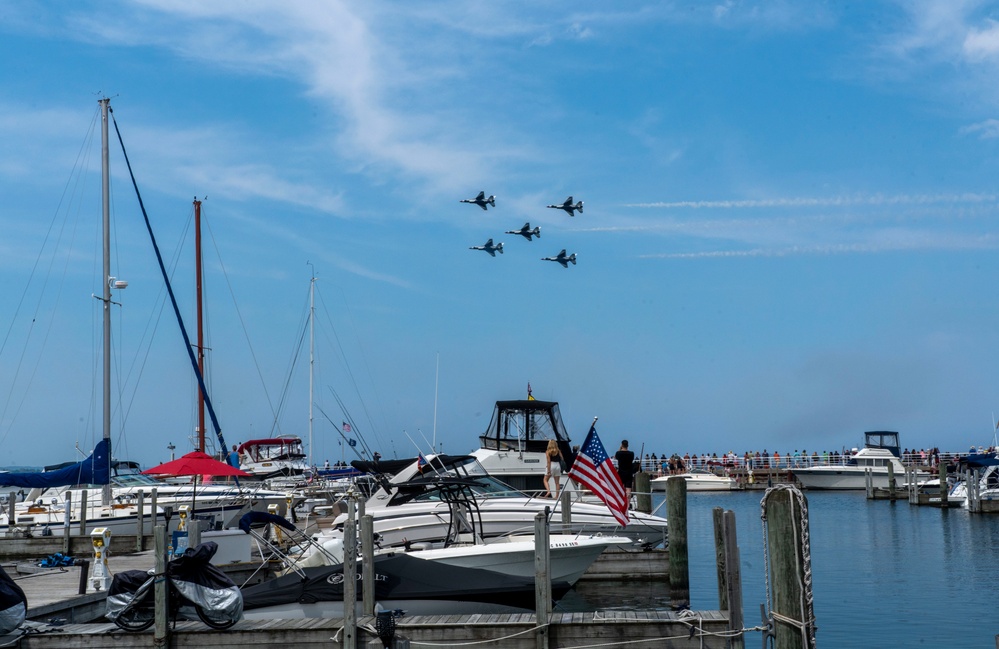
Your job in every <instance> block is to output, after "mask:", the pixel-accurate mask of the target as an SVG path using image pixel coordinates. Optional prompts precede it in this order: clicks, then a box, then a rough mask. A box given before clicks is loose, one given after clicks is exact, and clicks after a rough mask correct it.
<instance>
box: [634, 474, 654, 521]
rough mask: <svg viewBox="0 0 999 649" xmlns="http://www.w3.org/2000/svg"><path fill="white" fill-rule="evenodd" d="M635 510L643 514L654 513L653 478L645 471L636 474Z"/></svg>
mask: <svg viewBox="0 0 999 649" xmlns="http://www.w3.org/2000/svg"><path fill="white" fill-rule="evenodd" d="M635 509H637V510H638V511H640V512H642V513H643V514H651V513H652V477H651V476H650V475H649V474H648V473H646V472H645V471H639V472H638V473H636V474H635Z"/></svg>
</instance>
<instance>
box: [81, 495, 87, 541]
mask: <svg viewBox="0 0 999 649" xmlns="http://www.w3.org/2000/svg"><path fill="white" fill-rule="evenodd" d="M86 535H87V490H86V489H81V490H80V536H86Z"/></svg>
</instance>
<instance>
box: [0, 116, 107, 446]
mask: <svg viewBox="0 0 999 649" xmlns="http://www.w3.org/2000/svg"><path fill="white" fill-rule="evenodd" d="M99 116H100V109H99V108H98V109H97V110H96V111H95V113H94V118H93V120H92V121H91V123H90V130H89V131H88V133H87V135H86V136H85V137H84V141H83V144H82V145H81V147H80V150H79V151H78V152H77V157H76V162H75V163H74V169H78V170H79V171H78V173H76V174H73V175H71V180H70V181H67V183H66V186H65V187H64V188H63V193H62V195H61V196H60V198H59V204H58V205H57V207H56V210H55V212H53V214H52V220H51V221H50V222H49V227H48V229H47V230H46V233H45V237H44V239H43V241H42V247H41V249H40V250H39V252H38V256H37V257H36V258H35V263H34V264H33V265H32V268H31V273H30V275H29V277H28V281H27V282H26V283H25V285H24V292H23V293H22V295H21V299H20V300H19V301H18V305H17V309H16V310H15V313H14V317H13V318H12V319H11V324H10V327H9V328H8V330H7V335H6V337H5V338H4V342H3V346H0V354H2V352H3V349H4V348H5V347H6V345H7V341H8V339H9V338H10V334H11V332H12V331H13V328H14V324H15V323H16V322H17V316H18V314H19V313H20V311H21V306H22V305H23V303H24V301H25V299H26V297H27V295H28V291H29V289H30V287H31V283H32V282H33V280H34V277H35V274H36V272H37V271H38V267H39V265H40V264H41V260H42V258H43V256H44V254H45V249H46V248H47V247H48V244H49V242H50V241H51V237H52V231H53V229H54V228H55V226H56V223H58V222H59V216H60V214H63V212H62V205H63V203H64V202H66V204H67V207H66V211H65V213H64V215H63V217H62V221H61V226H60V227H59V229H58V236H57V237H56V240H55V242H54V243H53V244H52V253H51V257H50V258H49V263H48V272H47V273H46V274H45V277H44V279H43V280H42V287H41V290H39V291H37V295H38V299H37V301H36V302H35V308H34V310H33V317H32V319H31V323H30V324H29V326H28V335H27V338H26V341H25V344H24V345H22V347H21V354H20V357H19V359H18V362H17V367H16V369H15V371H14V376H13V378H12V383H11V385H12V387H11V389H10V391H9V392H8V394H7V399H6V401H5V403H4V408H3V411H2V413H0V421H3V420H5V419H6V418H7V412H8V410H9V407H10V402H11V400H12V399H13V396H14V389H13V385H15V384H16V383H17V379H18V377H19V376H20V375H21V369H22V366H23V365H24V363H25V359H26V355H27V353H28V351H29V345H28V344H27V341H29V340H30V339H31V338H32V332H33V331H34V329H35V323H36V322H37V321H38V314H39V311H40V309H41V306H42V300H43V298H44V296H45V293H46V287H47V286H48V283H49V277H51V275H52V269H53V267H54V266H55V262H56V252H58V250H59V247H60V243H61V242H62V240H63V235H64V234H65V231H66V222H67V221H68V220H69V214H70V212H71V211H72V205H73V200H72V197H74V196H78V195H79V191H80V187H81V186H82V180H81V179H82V177H83V176H84V175H86V174H85V172H86V171H87V170H88V169H89V168H90V167H89V161H90V157H89V156H84V153H86V152H89V151H90V150H92V148H93V140H94V137H95V133H96V132H97V131H96V124H97V123H98V118H99ZM83 163H87V164H83ZM70 185H72V187H73V190H72V191H70V189H69V186H70ZM67 195H68V197H67ZM76 210H77V218H76V219H75V220H74V221H73V227H72V229H71V234H70V251H69V252H70V253H72V250H73V244H72V242H74V241H76V231H77V227H78V225H79V223H80V218H79V217H80V213H81V212H80V210H81V207H80V203H77V204H76ZM71 258H72V254H67V255H66V259H65V262H64V264H63V272H62V279H61V280H60V282H59V285H58V288H57V289H56V296H55V300H54V303H53V307H52V309H53V311H55V310H56V308H57V307H58V305H59V302H60V300H61V299H62V287H63V286H64V285H65V281H66V276H67V275H68V268H69V263H70V259H71ZM54 321H55V318H54V317H53V318H50V319H49V326H48V328H47V329H46V331H45V334H44V335H43V336H42V342H41V344H40V348H39V356H38V358H37V359H36V361H35V367H34V368H33V369H32V371H31V374H30V378H29V379H28V382H27V386H26V388H25V390H24V393H23V394H22V395H21V399H20V401H19V402H18V405H17V407H16V408H15V409H14V414H13V415H12V417H11V420H10V422H9V424H8V426H7V428H6V430H5V431H4V433H3V436H2V437H0V440H6V438H7V435H8V434H9V433H10V431H11V430H13V427H14V422H15V421H16V419H17V416H18V414H20V412H21V408H22V407H23V406H24V404H25V403H26V401H27V398H28V395H29V394H31V389H30V388H31V384H32V382H33V381H34V377H35V375H36V373H37V371H38V367H39V366H40V364H41V357H42V355H41V350H42V349H44V348H45V344H46V342H47V341H48V337H49V334H50V333H51V330H52V326H53V325H54Z"/></svg>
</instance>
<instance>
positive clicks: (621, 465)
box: [614, 439, 635, 507]
mask: <svg viewBox="0 0 999 649" xmlns="http://www.w3.org/2000/svg"><path fill="white" fill-rule="evenodd" d="M614 459H615V460H617V474H618V475H619V476H621V483H622V484H623V485H624V493H625V495H626V496H627V498H628V506H629V507H630V506H631V485H632V483H633V481H634V476H635V454H634V453H632V452H631V451H629V450H628V440H626V439H625V440H621V448H619V449H618V451H617V453H615V454H614Z"/></svg>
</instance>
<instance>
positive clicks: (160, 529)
mask: <svg viewBox="0 0 999 649" xmlns="http://www.w3.org/2000/svg"><path fill="white" fill-rule="evenodd" d="M166 553H167V531H166V525H157V526H156V527H155V528H154V530H153V554H154V555H156V556H155V557H154V559H155V561H156V564H155V565H156V577H157V579H156V581H155V582H154V583H153V606H154V607H155V615H156V622H155V623H154V625H155V626H154V627H153V646H154V647H168V646H169V644H170V638H169V633H170V625H169V620H168V619H167V618H168V617H169V614H168V612H167V582H166V576H165V575H166V563H167V559H166Z"/></svg>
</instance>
